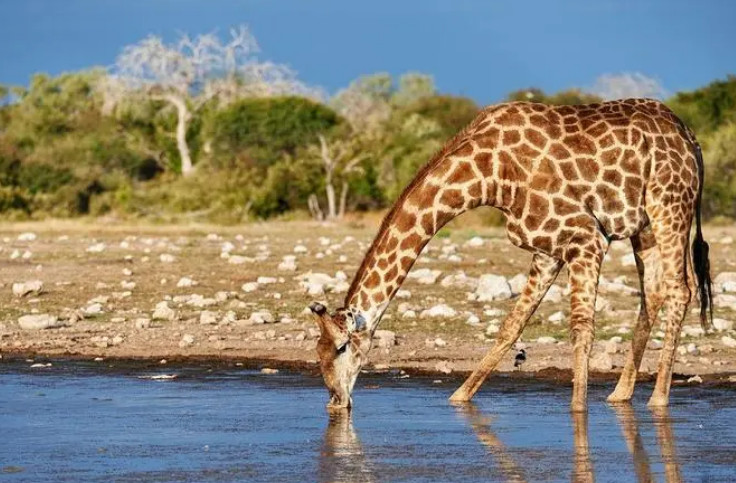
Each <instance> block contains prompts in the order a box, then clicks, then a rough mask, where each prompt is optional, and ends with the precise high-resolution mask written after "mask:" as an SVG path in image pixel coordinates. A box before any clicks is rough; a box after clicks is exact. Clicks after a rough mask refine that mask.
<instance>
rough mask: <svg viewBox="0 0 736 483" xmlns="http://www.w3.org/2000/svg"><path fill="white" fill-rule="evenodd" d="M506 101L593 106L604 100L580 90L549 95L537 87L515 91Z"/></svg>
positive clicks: (569, 90)
mask: <svg viewBox="0 0 736 483" xmlns="http://www.w3.org/2000/svg"><path fill="white" fill-rule="evenodd" d="M506 99H507V100H508V101H526V102H541V103H542V104H551V105H556V106H560V105H580V104H592V103H595V102H601V101H602V99H601V98H600V97H598V96H596V95H595V94H590V93H588V92H584V91H582V90H580V89H567V90H564V91H559V92H556V93H555V94H552V95H549V94H545V92H544V91H543V90H542V89H538V88H536V87H530V88H529V89H520V90H518V91H514V92H512V93H510V94H509V95H508V96H507V98H506Z"/></svg>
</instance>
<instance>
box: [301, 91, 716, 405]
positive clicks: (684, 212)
mask: <svg viewBox="0 0 736 483" xmlns="http://www.w3.org/2000/svg"><path fill="white" fill-rule="evenodd" d="M703 177H704V176H703V161H702V156H701V153H700V148H699V145H698V143H697V141H696V139H695V136H694V134H693V133H692V131H690V130H689V129H688V128H687V126H685V124H684V123H683V122H682V121H681V120H680V119H678V118H677V116H675V114H674V113H673V112H672V111H670V109H669V108H667V107H666V106H665V105H664V104H662V103H661V102H659V101H656V100H652V99H625V100H620V101H612V102H604V103H598V104H588V105H581V106H547V105H543V104H536V103H525V102H514V103H507V104H499V105H495V106H490V107H488V108H486V109H484V110H483V111H481V113H480V114H479V115H478V116H477V117H476V119H475V120H473V121H472V122H471V123H470V124H469V125H468V126H467V127H466V128H465V129H463V130H462V131H461V132H460V133H458V134H457V135H456V136H455V137H454V138H452V139H451V140H449V141H448V142H447V143H445V145H444V147H443V148H442V149H441V150H440V151H439V152H438V153H437V154H436V155H435V156H434V157H433V158H432V159H431V160H430V161H429V162H428V163H427V164H426V165H425V166H424V167H423V168H422V169H421V170H420V171H419V172H418V173H417V175H416V177H415V178H414V180H413V181H412V182H411V183H410V184H409V185H408V186H407V187H406V188H405V190H404V191H403V193H402V194H401V196H400V197H399V199H398V200H397V201H396V203H395V204H394V206H393V207H392V209H391V210H390V211H389V213H388V214H387V215H386V217H385V218H384V220H383V222H382V223H381V227H380V229H379V231H378V234H377V235H376V238H375V240H374V241H373V243H372V245H371V247H370V248H369V250H368V252H367V253H366V255H365V257H364V259H363V262H362V263H361V265H360V268H359V269H358V271H357V273H356V274H355V277H354V279H353V281H352V284H351V286H350V289H349V290H348V293H347V296H346V298H345V303H344V305H343V307H342V308H339V309H337V310H336V311H335V312H334V313H332V314H330V313H328V311H327V310H326V308H325V307H324V306H323V305H321V304H318V305H315V306H313V307H314V308H313V309H312V311H313V312H314V313H315V315H316V316H317V319H318V325H319V327H320V340H319V342H318V344H317V352H318V356H319V359H320V368H321V370H322V375H323V377H324V380H325V384H326V385H327V388H328V390H329V392H330V406H331V407H341V408H344V407H349V406H350V405H351V404H352V401H351V395H352V390H353V386H354V384H355V380H356V379H357V376H358V374H359V372H360V368H361V367H362V365H363V364H364V363H365V362H366V361H367V353H368V351H369V350H370V347H371V336H372V334H373V332H374V331H375V330H376V327H377V326H378V323H379V322H380V319H381V316H382V315H383V313H384V312H385V310H386V308H387V307H388V304H389V302H390V301H391V299H392V298H393V297H394V295H395V294H396V292H397V291H398V289H399V288H400V287H401V284H402V283H403V281H404V279H405V278H406V276H407V274H408V272H409V270H410V269H411V267H412V266H413V265H414V262H415V261H416V259H417V258H418V256H419V254H420V253H421V251H422V249H423V248H424V246H425V245H426V244H427V243H428V242H429V241H430V240H431V239H432V237H433V236H434V235H435V234H436V233H437V232H438V231H439V230H440V228H442V226H444V225H445V224H446V223H447V222H449V221H450V220H452V219H453V218H455V217H456V216H458V215H460V214H461V213H463V212H465V211H467V210H470V209H473V208H476V207H478V206H482V205H483V206H492V207H495V208H497V209H499V210H500V211H501V212H502V213H503V214H504V215H505V217H506V229H507V233H508V237H509V239H510V241H511V242H512V243H513V244H514V245H517V246H518V247H520V248H523V249H525V250H528V251H530V252H532V253H533V254H534V256H533V259H532V266H531V269H530V274H529V278H528V281H527V283H526V286H525V287H524V289H523V290H522V292H521V294H520V295H519V297H518V300H517V302H516V305H515V306H514V308H513V309H512V310H511V312H510V313H509V314H508V316H507V317H506V319H505V320H504V322H503V324H502V326H501V328H500V331H499V333H498V335H497V338H496V343H495V345H494V346H493V347H492V348H491V350H490V351H489V353H488V354H487V355H486V356H485V357H484V358H483V360H482V361H481V362H480V365H479V367H478V368H477V369H476V370H475V371H474V372H473V373H472V374H471V375H470V377H469V378H468V379H467V380H466V381H465V383H464V384H463V385H462V386H461V387H460V388H459V389H458V390H457V391H456V392H455V393H454V394H453V395H452V397H451V399H452V400H453V401H468V400H470V398H472V397H473V395H474V394H475V393H476V391H477V390H478V389H479V388H480V386H481V384H482V383H483V381H484V380H485V379H486V377H487V376H488V375H489V374H490V373H491V372H492V371H493V369H494V368H495V367H496V366H497V365H498V363H499V362H500V360H501V358H502V357H503V356H504V355H505V354H506V353H507V352H508V350H509V349H510V348H511V347H512V345H513V344H514V342H516V340H517V339H518V338H519V336H520V335H521V332H522V330H523V329H524V327H525V325H526V323H527V322H528V320H529V319H530V318H531V316H532V314H533V313H534V311H535V310H536V308H537V306H538V305H539V304H540V303H541V301H542V299H543V298H544V295H545V293H546V292H547V290H548V289H549V287H550V286H551V285H552V283H553V282H554V280H555V278H556V277H557V274H558V273H559V271H560V269H561V268H562V266H564V265H567V267H568V271H569V280H570V286H571V294H570V299H571V311H570V318H569V320H570V334H571V340H572V346H573V358H574V361H573V373H574V378H573V396H572V403H571V408H572V410H573V411H582V410H585V409H586V407H587V379H588V358H589V356H590V350H591V347H592V344H593V334H594V330H593V329H594V314H595V299H596V295H597V290H598V278H599V274H600V267H601V263H602V261H603V257H604V256H605V254H606V251H607V249H608V245H609V243H610V242H611V241H612V240H621V239H625V238H630V239H631V241H632V246H633V248H634V252H635V255H636V259H637V270H638V272H639V277H640V282H641V285H642V303H641V309H640V314H639V320H638V322H637V327H636V330H635V334H634V340H633V342H632V350H631V351H630V353H629V355H628V358H627V361H626V366H625V367H624V371H623V373H622V375H621V378H620V380H619V383H618V386H617V387H616V390H615V391H614V392H613V394H611V396H610V398H609V400H611V401H624V400H628V399H630V398H631V394H632V392H633V388H634V383H635V381H636V372H637V371H638V368H639V365H640V363H641V357H642V354H643V351H644V348H645V347H646V342H647V339H648V337H649V332H650V330H651V327H652V323H653V321H655V320H656V319H657V314H658V313H659V311H660V309H661V308H662V307H665V309H666V324H667V327H666V335H665V339H664V343H663V344H664V346H663V348H662V351H661V357H660V363H659V370H658V376H657V382H656V385H655V389H654V393H653V395H652V397H651V399H650V405H653V406H661V405H666V404H667V402H668V398H669V389H670V383H671V379H672V365H673V362H674V351H675V348H676V347H677V343H678V340H679V335H680V327H681V325H682V321H683V319H684V315H685V311H686V309H687V305H688V303H689V302H690V298H691V287H692V288H694V289H697V291H698V293H699V295H700V308H701V322H702V323H703V325H704V326H706V325H707V323H708V318H707V315H706V314H707V311H708V309H710V306H711V301H710V275H709V269H708V255H707V254H708V245H707V243H705V241H704V240H703V236H702V230H701V220H700V204H701V198H702V189H703ZM693 218H695V220H696V235H695V240H694V242H693V254H692V258H691V256H690V254H689V251H688V250H687V248H688V246H689V244H690V241H689V233H690V227H691V225H692V221H693ZM690 261H692V268H690V269H688V267H689V266H690V265H691V264H690ZM688 272H692V276H689V274H688ZM694 279H697V284H694V283H692V281H693V280H694ZM688 281H690V282H691V283H690V284H689V283H688Z"/></svg>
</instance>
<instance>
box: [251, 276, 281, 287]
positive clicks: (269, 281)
mask: <svg viewBox="0 0 736 483" xmlns="http://www.w3.org/2000/svg"><path fill="white" fill-rule="evenodd" d="M256 282H257V283H258V284H260V285H271V284H273V283H278V280H277V279H276V278H274V277H258V279H256Z"/></svg>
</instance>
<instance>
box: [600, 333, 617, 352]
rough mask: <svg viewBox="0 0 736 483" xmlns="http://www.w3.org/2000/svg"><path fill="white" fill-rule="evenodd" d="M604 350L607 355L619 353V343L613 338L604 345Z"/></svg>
mask: <svg viewBox="0 0 736 483" xmlns="http://www.w3.org/2000/svg"><path fill="white" fill-rule="evenodd" d="M618 339H621V338H620V337H618ZM603 350H604V351H605V353H606V354H615V353H616V352H618V342H616V341H615V340H613V338H611V340H607V341H605V342H604V343H603Z"/></svg>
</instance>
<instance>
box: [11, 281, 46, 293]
mask: <svg viewBox="0 0 736 483" xmlns="http://www.w3.org/2000/svg"><path fill="white" fill-rule="evenodd" d="M42 290H43V282H42V281H40V280H31V281H29V282H19V283H14V284H13V295H15V296H16V297H25V296H26V295H34V296H35V295H38V294H40V293H41V291H42Z"/></svg>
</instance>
